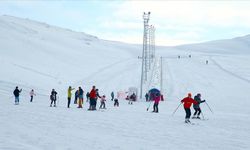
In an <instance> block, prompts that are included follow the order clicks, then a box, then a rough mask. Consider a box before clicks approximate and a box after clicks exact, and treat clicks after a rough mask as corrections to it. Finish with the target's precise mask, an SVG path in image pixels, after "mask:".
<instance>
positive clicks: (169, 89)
mask: <svg viewBox="0 0 250 150" xmlns="http://www.w3.org/2000/svg"><path fill="white" fill-rule="evenodd" d="M86 32H87V31H86ZM242 39H245V41H249V36H246V37H244V38H243V37H242V38H236V39H232V40H226V41H225V40H224V41H217V42H211V43H205V44H204V43H203V44H198V45H185V46H180V47H157V54H158V56H163V75H164V76H163V94H164V96H165V101H164V102H161V103H160V106H159V109H160V113H158V114H155V113H149V112H147V111H146V108H147V107H148V106H150V110H151V109H152V104H151V105H150V104H149V103H146V102H136V103H134V105H128V104H127V102H126V101H124V100H122V99H120V107H119V108H114V107H113V102H112V101H110V100H109V98H110V97H109V94H110V91H111V90H114V91H115V92H116V91H119V90H123V89H127V88H128V87H129V86H137V87H138V85H139V79H140V60H138V58H137V56H138V55H140V54H141V46H136V45H129V44H124V43H118V42H110V41H104V40H101V39H98V38H96V37H93V36H90V35H87V34H84V33H76V32H72V31H69V30H65V29H61V28H58V27H53V26H50V25H46V24H43V23H39V22H34V21H30V20H27V19H26V20H25V19H19V18H15V17H10V16H1V17H0V62H1V63H0V65H1V69H0V106H1V109H0V149H3V150H5V149H8V150H34V149H37V150H70V149H72V150H75V149H87V150H88V149H92V150H102V149H103V150H110V149H119V150H128V149H131V150H138V149H141V150H152V149H155V150H166V149H169V150H183V149H186V150H196V149H203V150H210V149H213V150H224V149H227V150H236V149H237V150H248V149H250V144H249V140H250V135H249V131H250V127H249V124H250V109H249V105H250V101H249V96H248V94H249V93H250V61H249V60H250V53H249V51H247V47H248V46H247V43H249V42H239V41H243V40H242ZM230 43H234V44H232V46H233V48H232V47H228V45H229V44H230ZM187 48H188V50H187ZM204 48H207V49H204ZM190 54H191V55H192V57H191V58H189V57H188V55H190ZM178 55H180V56H181V58H180V59H178V57H177V56H178ZM159 60H160V59H157V62H156V63H155V65H154V75H153V78H152V84H159V83H158V82H159V81H160V80H159V74H160V71H159V69H160V66H159V64H160V63H159ZM206 60H207V61H208V64H205V61H206ZM16 85H19V87H20V88H23V89H24V91H23V92H22V93H21V96H20V105H18V106H16V105H13V101H14V99H13V97H11V96H12V91H13V90H14V88H15V86H16ZM69 85H72V86H74V87H76V86H79V85H81V86H83V89H84V91H88V90H89V89H90V87H91V86H92V85H96V86H97V87H98V88H99V89H100V94H106V95H107V110H103V111H101V110H98V111H94V112H89V111H87V109H88V104H87V103H86V102H85V103H84V106H83V109H77V108H76V105H74V104H71V108H70V109H68V108H66V103H67V99H66V96H67V93H66V89H67V87H68V86H69ZM31 88H34V89H35V91H36V92H37V93H38V95H37V96H36V97H35V98H34V102H33V103H30V102H29V95H28V91H29V90H30V89H31ZM51 88H56V90H58V91H59V101H58V107H56V108H50V107H48V106H49V99H48V96H47V95H48V94H49V92H50V90H51ZM188 92H192V93H193V94H196V93H201V94H202V99H206V101H207V103H208V104H209V105H210V107H211V108H212V110H213V112H214V113H211V112H210V110H209V109H208V107H207V106H206V104H204V103H203V104H201V108H202V110H203V115H204V118H205V120H191V121H192V122H194V123H195V125H189V124H184V110H183V108H182V106H181V107H180V108H179V109H178V110H177V112H176V114H175V115H174V116H172V113H173V111H174V110H175V108H176V107H177V106H178V105H179V104H180V100H181V99H182V98H183V97H184V96H186V94H187V93H188ZM98 105H99V102H98ZM192 112H193V110H192Z"/></svg>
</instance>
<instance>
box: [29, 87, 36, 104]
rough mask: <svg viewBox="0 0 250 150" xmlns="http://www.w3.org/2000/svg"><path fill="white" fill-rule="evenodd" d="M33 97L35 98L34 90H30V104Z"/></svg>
mask: <svg viewBox="0 0 250 150" xmlns="http://www.w3.org/2000/svg"><path fill="white" fill-rule="evenodd" d="M34 96H36V94H35V92H34V90H33V89H32V90H31V91H30V102H32V101H33V97H34Z"/></svg>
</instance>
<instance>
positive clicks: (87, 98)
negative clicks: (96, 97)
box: [86, 92, 89, 102]
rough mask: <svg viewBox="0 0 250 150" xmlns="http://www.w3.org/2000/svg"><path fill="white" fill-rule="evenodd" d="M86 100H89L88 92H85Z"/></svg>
mask: <svg viewBox="0 0 250 150" xmlns="http://www.w3.org/2000/svg"><path fill="white" fill-rule="evenodd" d="M86 102H89V92H87V94H86Z"/></svg>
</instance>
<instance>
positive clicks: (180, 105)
mask: <svg viewBox="0 0 250 150" xmlns="http://www.w3.org/2000/svg"><path fill="white" fill-rule="evenodd" d="M181 104H182V103H180V104H179V105H178V107H177V108H176V109H175V111H174V112H173V114H172V116H174V114H175V112H176V111H177V110H178V108H179V107H180V106H181Z"/></svg>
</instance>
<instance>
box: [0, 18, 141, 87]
mask: <svg viewBox="0 0 250 150" xmlns="http://www.w3.org/2000/svg"><path fill="white" fill-rule="evenodd" d="M0 33H1V34H0V45H1V46H0V53H1V57H0V61H1V62H2V63H1V65H2V66H3V67H4V68H6V69H5V70H2V72H1V80H2V82H14V83H18V84H19V85H23V84H25V85H26V86H28V87H30V88H31V87H36V88H40V89H44V90H45V89H47V90H51V88H56V89H58V88H61V87H65V88H66V87H67V86H69V85H74V86H78V85H81V86H85V87H86V86H87V88H90V87H91V86H92V85H93V84H96V85H99V84H100V83H101V85H104V84H103V82H106V81H100V82H97V81H94V79H95V78H96V77H95V78H91V77H92V76H103V74H104V73H105V71H106V72H113V71H112V70H115V71H116V72H114V73H116V74H117V75H120V74H124V76H126V74H128V75H127V77H131V76H130V75H129V72H128V69H129V68H127V67H128V66H127V63H128V65H129V64H130V65H129V66H130V67H131V65H132V66H133V64H134V65H135V66H138V64H139V63H140V61H139V60H138V59H137V56H138V55H139V54H140V49H139V48H140V47H139V46H134V45H128V44H123V43H118V42H109V41H104V40H100V39H98V38H96V37H94V36H90V35H87V34H84V33H77V32H72V31H70V30H65V29H61V28H58V27H54V26H50V25H47V24H44V23H39V22H34V21H30V20H27V19H19V18H15V17H10V16H1V17H0ZM122 67H125V68H124V69H125V70H123V68H122ZM115 68H118V69H115ZM131 68H132V67H131ZM118 70H119V72H118ZM135 70H137V68H135ZM131 71H134V70H133V69H132V70H131ZM14 72H15V73H14ZM114 75H115V74H114ZM138 77H139V76H138ZM97 79H98V78H97ZM79 81H81V82H80V83H79ZM135 81H137V80H134V78H131V81H128V83H127V85H126V86H129V85H130V86H137V85H138V82H135ZM107 82H108V81H107ZM87 83H89V84H87ZM109 83H110V84H112V85H115V84H116V83H117V81H116V79H115V78H114V80H113V81H112V80H111V81H109ZM113 83H114V84H113ZM101 85H100V86H101ZM126 86H124V87H123V86H122V84H120V85H119V86H118V87H119V88H121V89H124V88H127V87H126ZM106 87H107V86H106ZM103 88H104V87H103ZM11 90H12V89H11ZM59 90H60V89H59ZM107 90H112V89H107ZM47 92H48V91H47Z"/></svg>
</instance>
